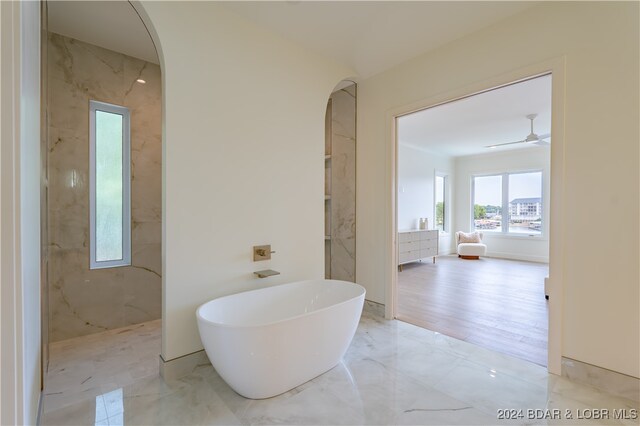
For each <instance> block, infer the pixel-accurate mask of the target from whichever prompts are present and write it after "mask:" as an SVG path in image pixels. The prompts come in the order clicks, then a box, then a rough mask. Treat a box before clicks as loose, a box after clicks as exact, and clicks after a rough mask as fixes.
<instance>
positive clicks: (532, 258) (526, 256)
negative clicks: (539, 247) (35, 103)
mask: <svg viewBox="0 0 640 426" xmlns="http://www.w3.org/2000/svg"><path fill="white" fill-rule="evenodd" d="M485 257H493V258H496V259H509V260H523V261H525V262H537V263H549V257H548V256H533V255H529V254H513V253H502V252H496V251H489V252H487V254H486V256H485Z"/></svg>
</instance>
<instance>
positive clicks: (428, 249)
mask: <svg viewBox="0 0 640 426" xmlns="http://www.w3.org/2000/svg"><path fill="white" fill-rule="evenodd" d="M437 255H438V230H437V229H425V230H419V229H413V230H409V231H400V232H398V265H399V266H400V270H402V265H404V264H405V263H409V262H417V261H419V260H422V259H425V258H427V257H433V263H436V256H437Z"/></svg>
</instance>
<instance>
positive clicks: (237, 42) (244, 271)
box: [136, 1, 352, 360]
mask: <svg viewBox="0 0 640 426" xmlns="http://www.w3.org/2000/svg"><path fill="white" fill-rule="evenodd" d="M136 7H137V8H138V9H139V10H140V11H141V13H142V15H143V16H144V19H145V20H146V22H147V24H148V26H149V27H150V28H151V31H152V33H153V34H154V37H155V41H156V42H157V43H158V46H159V49H160V57H161V63H162V64H163V70H162V72H163V80H164V85H163V96H164V105H165V106H166V108H165V110H164V117H165V119H164V132H163V136H164V158H165V162H164V199H163V203H164V208H163V224H164V232H163V248H164V253H163V258H164V262H163V269H164V271H163V274H162V275H163V284H164V306H163V348H162V356H163V358H164V359H165V360H170V359H173V358H176V357H179V356H182V355H186V354H189V353H191V352H194V351H197V350H200V349H202V344H201V342H200V337H199V335H198V330H197V326H196V317H195V310H196V308H197V307H198V306H199V305H200V304H202V303H204V302H206V301H208V300H210V299H213V298H215V297H219V296H222V295H226V294H230V293H237V292H240V291H243V290H248V289H253V288H260V287H265V286H270V285H274V284H278V283H285V282H291V281H296V280H302V279H307V278H322V277H323V275H324V209H323V205H324V152H323V151H324V118H325V111H326V106H327V100H328V99H329V95H330V93H331V91H332V89H333V88H334V87H335V85H336V84H337V83H338V82H339V81H341V80H342V79H344V78H346V77H350V76H351V75H352V72H351V71H350V70H349V69H347V68H345V67H342V66H339V65H337V64H335V63H332V62H330V61H328V60H325V59H323V58H321V57H319V56H316V55H314V54H313V53H310V52H309V51H308V50H306V49H303V48H301V47H298V46H297V45H295V44H293V43H291V42H288V41H285V40H284V39H281V38H279V37H277V36H275V35H274V34H273V33H270V32H268V31H264V30H261V29H259V28H258V27H256V26H255V25H253V24H251V23H249V22H247V21H245V20H243V19H241V18H240V17H238V16H237V15H235V14H233V13H231V12H229V11H228V10H226V9H225V8H224V7H222V6H221V5H219V4H216V3H214V2H152V1H149V2H142V3H141V4H136ZM257 244H271V245H272V249H273V250H275V251H276V253H275V254H274V255H273V256H272V260H270V261H263V262H260V263H254V262H253V261H252V256H251V248H252V246H253V245H257ZM266 268H272V269H275V270H277V271H280V272H281V275H278V276H276V277H272V278H266V279H258V278H257V277H256V276H255V275H254V274H253V272H254V271H257V270H261V269H266Z"/></svg>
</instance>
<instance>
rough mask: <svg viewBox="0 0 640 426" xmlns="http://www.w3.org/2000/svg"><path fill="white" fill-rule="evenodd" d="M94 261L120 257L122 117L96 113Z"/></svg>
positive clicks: (118, 258)
mask: <svg viewBox="0 0 640 426" xmlns="http://www.w3.org/2000/svg"><path fill="white" fill-rule="evenodd" d="M95 114H96V116H95V132H96V135H95V144H96V147H95V150H96V151H95V152H96V164H95V167H96V189H95V191H96V192H95V193H96V215H95V220H96V225H95V226H96V235H95V239H96V241H95V243H96V261H97V262H103V261H108V260H120V259H122V258H123V244H122V243H123V241H122V237H123V219H122V218H123V211H122V199H123V198H122V192H123V179H122V155H123V152H122V144H123V140H122V125H123V123H122V115H120V114H113V113H110V112H105V111H96V113H95Z"/></svg>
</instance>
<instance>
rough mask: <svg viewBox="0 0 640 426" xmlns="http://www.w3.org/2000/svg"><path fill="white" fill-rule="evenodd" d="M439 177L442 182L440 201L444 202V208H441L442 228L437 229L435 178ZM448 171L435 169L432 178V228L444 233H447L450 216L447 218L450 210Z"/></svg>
mask: <svg viewBox="0 0 640 426" xmlns="http://www.w3.org/2000/svg"><path fill="white" fill-rule="evenodd" d="M439 177H441V178H442V180H443V182H442V202H443V203H444V208H443V209H442V220H443V224H442V230H439V229H438V228H437V212H438V207H437V203H438V200H437V198H436V185H437V178H439ZM448 193H449V173H446V172H440V171H437V170H436V171H435V173H434V178H433V229H438V230H439V231H440V234H443V235H446V234H448V233H449V228H450V226H451V225H450V222H451V220H450V218H449V211H450V210H451V208H450V207H449V204H450V202H449V196H448V195H449V194H448Z"/></svg>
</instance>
